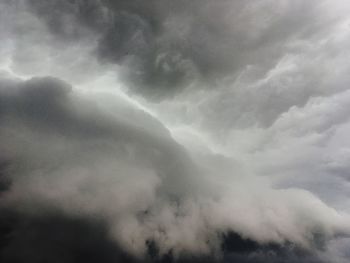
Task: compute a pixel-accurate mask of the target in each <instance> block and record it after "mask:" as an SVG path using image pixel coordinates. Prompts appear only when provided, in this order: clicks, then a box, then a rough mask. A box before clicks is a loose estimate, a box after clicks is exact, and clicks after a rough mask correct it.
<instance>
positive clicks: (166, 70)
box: [29, 0, 322, 98]
mask: <svg viewBox="0 0 350 263" xmlns="http://www.w3.org/2000/svg"><path fill="white" fill-rule="evenodd" d="M29 8H30V9H31V10H33V11H34V12H35V13H36V14H37V15H38V17H39V18H41V19H42V20H43V21H45V22H46V24H47V25H48V28H49V29H50V31H51V32H52V33H53V34H54V35H55V36H57V39H58V41H72V40H76V39H77V38H79V37H82V36H84V35H88V34H89V32H90V33H91V32H93V34H94V35H95V36H98V46H97V48H96V54H97V56H98V57H99V58H100V61H101V62H111V63H117V64H120V65H123V67H125V68H126V70H125V72H124V73H123V76H124V78H126V79H127V82H128V84H129V87H134V89H136V90H138V91H139V92H141V93H142V94H145V95H148V96H149V97H153V98H157V97H158V98H160V97H164V96H171V95H173V94H175V93H177V92H178V91H179V90H181V89H183V88H184V87H186V85H188V84H190V83H192V82H193V81H194V80H197V81H200V82H202V85H204V83H206V84H205V85H207V86H215V85H216V83H217V82H218V81H219V80H221V79H222V78H225V77H230V76H231V77H232V76H234V75H235V74H238V73H239V72H240V71H241V70H242V68H244V67H246V66H247V65H250V64H258V65H261V66H263V67H271V66H272V65H273V64H274V63H275V62H276V60H277V59H278V58H279V57H280V56H281V54H283V52H285V49H286V48H285V46H284V45H285V43H286V41H288V40H289V39H295V38H299V39H303V38H304V37H305V36H306V35H307V36H308V37H310V36H312V34H313V31H314V30H315V28H318V27H320V26H321V25H322V24H321V22H320V21H318V20H317V16H316V15H314V13H315V12H317V5H312V4H308V3H301V2H300V1H296V2H295V3H284V2H283V1H281V2H278V3H277V4H276V5H273V4H272V3H270V2H269V1H262V2H259V1H251V2H246V1H228V0H219V1H215V2H214V1H208V0H205V1H199V0H189V1H183V0H181V1H172V0H165V1H162V0H152V1H140V0H130V1H125V0H118V1H108V0H99V1H78V0H73V1H57V0H49V1H43V0H39V1H29ZM254 12H256V14H255V13H254ZM254 14H255V15H254ZM203 81H204V82H203Z"/></svg>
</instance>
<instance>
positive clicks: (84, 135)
mask: <svg viewBox="0 0 350 263" xmlns="http://www.w3.org/2000/svg"><path fill="white" fill-rule="evenodd" d="M71 89H72V88H71V86H70V85H69V84H67V83H66V82H64V81H61V80H59V79H56V78H52V77H44V78H32V79H30V80H27V81H20V80H13V79H3V80H2V81H1V82H0V101H1V102H2V103H1V106H2V107H1V112H0V114H1V115H0V122H1V123H0V124H1V125H0V127H1V128H0V134H1V137H0V138H1V139H0V146H1V148H2V152H1V156H0V157H1V166H0V169H1V170H0V173H1V174H0V175H1V178H0V179H1V180H2V178H6V180H7V181H6V183H7V184H6V186H5V185H4V184H3V186H5V187H2V192H1V197H2V199H1V200H0V201H1V202H0V205H1V213H0V214H1V217H0V219H1V220H0V235H1V237H0V244H1V252H0V255H1V259H2V261H1V262H6V263H7V262H14V261H15V262H42V261H50V262H56V261H57V262H58V261H59V262H100V261H101V260H102V261H104V262H164V263H165V262H230V261H232V260H240V261H241V262H313V261H312V260H314V258H316V257H317V256H316V254H317V248H316V250H314V249H308V250H306V251H305V252H299V251H303V250H300V249H299V245H296V244H294V245H293V243H290V244H291V245H288V246H285V245H283V243H279V242H272V243H271V244H270V243H265V244H264V243H261V242H258V241H255V240H254V239H249V238H242V237H241V236H240V235H238V234H235V233H234V232H232V231H231V230H227V229H224V230H223V229H221V227H220V226H219V225H218V226H215V223H213V224H214V225H213V226H211V227H210V228H209V229H207V228H208V227H209V225H211V222H207V223H204V222H205V221H206V220H207V219H204V218H201V215H200V217H198V218H196V215H195V211H196V208H195V207H196V206H197V204H195V207H194V208H191V206H190V210H188V208H186V204H185V203H184V202H185V200H186V198H187V197H188V196H196V195H197V191H198V190H199V192H202V191H203V190H204V188H203V189H202V186H201V183H199V180H203V179H198V178H196V169H195V168H194V164H193V163H192V162H191V161H190V159H189V157H188V156H187V154H186V153H185V152H184V150H183V149H182V148H181V147H180V146H179V145H177V144H176V143H175V142H174V141H172V139H171V138H170V137H169V135H168V134H167V133H165V132H164V131H159V127H158V126H152V125H153V124H152V123H149V122H147V123H148V125H150V126H149V127H145V129H141V130H140V127H139V126H137V123H136V124H135V123H134V124H131V123H126V122H124V121H121V120H117V119H115V118H111V117H110V116H107V115H106V114H102V113H99V110H98V108H97V107H93V106H92V105H87V104H86V102H83V101H82V100H81V99H77V98H75V96H74V92H72V91H71ZM77 105H78V106H79V107H77ZM140 114H141V115H140V118H144V115H143V114H144V113H140ZM134 121H135V122H137V118H136V119H134ZM150 131H154V133H151V132H150ZM194 182H197V183H196V184H194ZM202 194H203V193H202ZM195 200H196V199H195ZM111 202H112V203H111ZM196 202H197V201H196ZM192 209H194V210H193V211H192ZM158 213H159V214H158ZM172 213H174V214H172ZM203 216H205V215H203ZM212 216H218V219H219V218H220V215H215V213H214V214H213V215H212ZM125 220H126V221H125ZM173 220H175V222H176V223H175V224H174V222H173ZM181 220H184V221H181ZM186 220H193V221H192V223H190V225H189V226H188V225H187V224H186ZM133 222H134V223H133ZM130 223H132V224H131V225H130ZM208 223H209V225H207V224H208ZM178 224H179V225H178ZM197 224H198V226H197ZM201 224H204V225H203V229H202V228H201V227H199V226H201ZM154 226H156V228H160V230H159V233H158V230H156V229H154ZM149 227H150V229H148V228H149ZM197 227H198V229H197ZM139 228H140V229H139ZM186 228H188V231H187V232H186V233H185V234H181V235H180V236H177V235H176V233H178V232H179V231H183V230H184V229H186ZM239 228H240V227H238V230H239ZM118 229H119V230H118ZM138 229H139V230H138ZM125 231H126V232H125ZM135 231H137V232H139V234H138V235H136V236H135V237H133V233H134V232H135ZM174 231H175V232H174ZM192 231H193V233H192ZM206 231H209V233H206ZM125 233H126V236H124V235H125ZM157 233H158V234H157ZM219 233H221V234H219ZM159 235H160V236H159ZM174 235H175V236H174ZM188 235H190V236H188ZM192 235H194V237H196V238H197V239H196V240H194V239H192V238H193V237H192ZM130 238H131V239H132V240H133V242H134V243H133V244H132V245H131V247H130V245H129V243H128V240H129V239H130ZM211 239H213V240H211ZM162 240H165V241H167V242H170V244H169V245H164V244H163V243H162ZM214 241H215V242H218V244H219V250H218V251H217V252H215V253H213V254H211V253H209V254H208V252H207V251H206V250H207V249H209V251H210V247H211V246H212V245H214V244H211V245H210V243H211V242H214ZM177 242H179V243H177ZM181 243H184V244H186V245H185V246H182V244H181ZM196 243H198V244H199V247H200V246H202V245H201V244H206V245H207V246H208V248H206V247H205V250H204V251H202V252H201V253H200V252H197V253H194V252H191V249H193V248H191V247H192V246H194V248H196V245H197V244H196ZM220 244H221V245H220ZM134 246H136V250H135V251H134V250H133V248H134ZM187 246H188V248H187ZM138 247H139V249H141V251H140V250H138V249H137V248H138ZM214 247H215V245H214ZM142 248H144V249H145V251H144V252H142ZM203 254H206V255H205V256H203ZM216 254H217V255H216ZM132 255H133V256H132ZM310 260H311V261H310Z"/></svg>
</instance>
